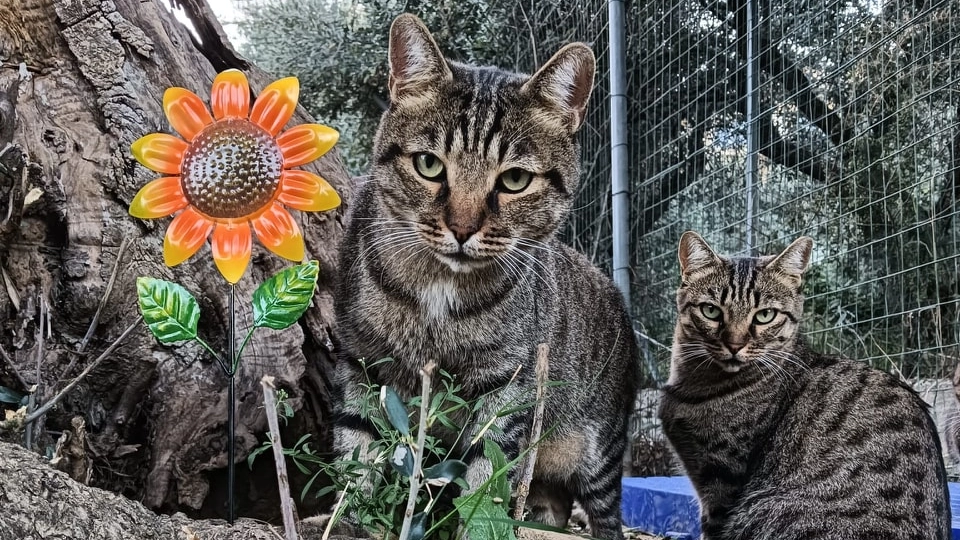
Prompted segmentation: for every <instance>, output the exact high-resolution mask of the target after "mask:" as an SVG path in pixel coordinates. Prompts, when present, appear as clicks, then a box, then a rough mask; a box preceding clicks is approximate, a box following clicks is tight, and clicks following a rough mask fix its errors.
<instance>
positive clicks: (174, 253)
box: [163, 206, 213, 266]
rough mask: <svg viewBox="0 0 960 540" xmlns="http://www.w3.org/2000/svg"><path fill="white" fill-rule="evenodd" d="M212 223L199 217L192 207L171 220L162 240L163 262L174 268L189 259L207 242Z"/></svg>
mask: <svg viewBox="0 0 960 540" xmlns="http://www.w3.org/2000/svg"><path fill="white" fill-rule="evenodd" d="M211 230H213V222H212V221H210V220H209V219H208V218H206V217H204V216H202V215H200V213H199V212H197V211H196V210H194V209H193V207H192V206H190V207H187V209H186V210H184V211H183V212H182V213H181V214H180V215H178V216H177V217H175V218H173V221H171V222H170V227H168V228H167V235H166V236H165V237H164V238H163V262H165V263H166V264H167V266H176V265H178V264H180V263H182V262H183V261H185V260H187V259H189V258H190V257H191V256H193V254H194V253H196V252H197V250H198V249H200V246H202V245H203V243H204V242H205V241H206V240H207V236H209V235H210V231H211Z"/></svg>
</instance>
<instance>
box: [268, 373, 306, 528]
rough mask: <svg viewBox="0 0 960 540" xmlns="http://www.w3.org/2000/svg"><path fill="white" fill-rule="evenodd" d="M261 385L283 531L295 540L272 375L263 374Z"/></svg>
mask: <svg viewBox="0 0 960 540" xmlns="http://www.w3.org/2000/svg"><path fill="white" fill-rule="evenodd" d="M260 386H262V387H263V406H264V407H265V408H266V411H267V425H268V426H269V427H270V446H271V447H273V459H274V461H276V463H277V485H278V486H279V487H280V512H281V513H282V514H283V532H284V535H285V538H286V540H297V538H298V535H297V516H296V509H295V508H294V506H293V497H291V496H290V479H289V476H287V462H286V460H285V459H284V458H283V443H281V442H280V421H279V420H278V419H277V393H276V392H275V391H274V388H275V387H274V385H273V377H271V376H269V375H264V376H263V378H262V379H260Z"/></svg>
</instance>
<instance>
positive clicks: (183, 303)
mask: <svg viewBox="0 0 960 540" xmlns="http://www.w3.org/2000/svg"><path fill="white" fill-rule="evenodd" d="M137 302H138V303H139V304H140V313H142V314H143V321H144V322H145V323H147V328H149V329H150V332H151V333H152V334H153V335H154V336H155V337H156V338H157V340H159V341H160V343H174V342H177V341H183V340H186V339H193V338H195V337H197V321H199V320H200V306H199V305H197V299H196V298H194V297H193V295H192V294H190V292H189V291H187V290H186V289H184V288H183V286H181V285H179V284H177V283H173V282H171V281H164V280H162V279H154V278H151V277H139V278H137Z"/></svg>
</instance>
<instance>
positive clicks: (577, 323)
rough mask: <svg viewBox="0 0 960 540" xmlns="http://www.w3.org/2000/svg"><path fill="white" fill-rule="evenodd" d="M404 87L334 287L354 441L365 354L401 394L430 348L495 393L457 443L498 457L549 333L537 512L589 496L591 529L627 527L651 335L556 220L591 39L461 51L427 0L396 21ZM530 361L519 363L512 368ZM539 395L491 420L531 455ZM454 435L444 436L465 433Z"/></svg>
mask: <svg viewBox="0 0 960 540" xmlns="http://www.w3.org/2000/svg"><path fill="white" fill-rule="evenodd" d="M389 64H390V81H389V90H390V98H391V104H390V107H389V109H388V110H387V111H386V112H385V113H384V115H383V118H382V120H381V123H380V127H379V130H378V132H377V135H376V139H375V143H374V152H373V171H372V178H371V179H370V180H368V181H367V182H366V183H365V184H364V185H363V186H362V187H361V188H360V192H359V194H358V195H357V197H356V200H355V202H354V207H353V208H352V211H351V215H350V216H349V217H348V220H349V222H348V225H347V230H346V234H345V238H344V242H343V245H342V248H341V259H340V269H341V276H340V284H339V287H338V292H337V297H336V314H337V324H338V329H339V336H340V343H339V345H340V347H341V355H340V358H339V362H338V371H337V380H338V383H339V387H340V390H341V392H342V396H341V399H340V407H341V409H340V410H339V411H338V413H339V415H338V420H337V425H336V428H335V444H336V446H337V448H338V450H339V451H341V452H344V453H350V452H352V451H353V450H354V448H356V447H359V448H361V449H363V448H366V447H367V445H368V443H369V442H370V441H371V437H372V436H373V435H374V431H373V430H372V428H371V426H370V425H369V424H368V423H367V422H365V421H364V419H363V418H361V416H360V414H359V411H358V410H356V409H355V408H353V407H352V406H351V404H350V401H351V400H355V399H357V398H359V396H360V394H361V393H362V392H363V387H362V386H361V384H360V383H362V382H363V381H364V378H363V374H362V372H361V370H360V367H359V363H358V359H366V360H368V361H374V360H377V359H380V358H383V357H391V358H393V359H394V361H393V362H390V363H384V364H380V365H378V366H376V367H375V368H374V369H372V370H371V371H370V374H371V375H372V376H373V380H374V382H375V383H378V384H381V385H390V386H392V387H394V388H395V389H396V390H397V391H398V392H399V393H400V395H401V396H402V397H404V398H410V397H411V396H415V395H419V393H420V375H419V370H420V368H421V367H422V366H423V365H424V364H425V363H426V362H428V361H435V362H437V364H438V366H439V368H441V369H443V370H445V371H447V372H449V373H451V374H453V375H454V376H455V377H456V380H457V382H458V383H460V384H462V385H463V391H462V393H461V397H463V398H465V399H467V400H472V399H475V398H477V397H478V396H480V395H481V394H486V393H490V394H489V396H488V398H487V399H486V400H485V401H484V406H483V408H481V409H480V410H479V411H478V412H477V413H476V414H475V415H474V416H472V417H469V418H464V419H462V421H463V424H464V425H466V426H469V428H468V434H467V436H465V437H461V438H460V439H459V442H458V443H457V446H456V447H455V448H454V449H453V454H452V455H454V456H460V455H465V456H466V461H467V462H468V465H469V469H468V471H467V478H466V479H467V482H468V483H469V484H470V485H471V486H478V485H479V484H480V483H482V482H483V481H484V480H485V479H486V478H488V477H489V476H490V474H491V466H490V463H489V461H488V460H487V459H486V458H484V457H483V454H482V443H481V444H477V445H474V447H473V448H466V447H465V445H466V444H467V443H468V442H469V441H470V440H471V438H472V434H473V433H476V432H477V430H479V429H480V428H481V427H482V426H483V425H484V424H485V423H486V422H487V421H488V420H489V419H490V418H492V417H493V416H494V415H495V413H496V411H498V410H506V409H507V408H509V407H511V406H515V405H518V404H522V403H525V402H529V401H530V400H532V399H533V397H534V395H535V378H534V377H535V375H534V364H535V351H536V347H537V344H538V343H547V344H549V347H550V379H551V380H554V381H564V382H566V383H569V384H567V385H562V386H560V387H552V388H551V389H550V390H549V398H548V401H547V405H546V412H545V416H544V429H545V431H546V429H547V428H553V431H552V432H551V435H550V436H549V439H548V440H546V441H544V442H543V443H542V444H541V446H540V447H539V450H538V451H539V458H538V463H537V468H536V471H535V475H534V482H533V484H532V486H531V495H530V499H529V500H528V502H529V505H530V508H531V510H532V513H533V516H534V518H535V519H538V520H541V521H545V522H548V523H551V524H554V525H560V526H562V525H565V524H566V522H567V519H568V517H569V514H570V509H571V505H572V502H573V500H574V499H576V500H579V502H580V503H581V504H582V506H583V508H584V510H585V511H586V514H587V515H588V517H589V523H590V527H591V529H592V533H593V535H594V536H597V537H600V538H622V533H621V524H620V479H621V467H622V465H621V463H622V456H623V452H624V447H625V430H626V420H627V416H628V412H629V411H630V408H631V405H632V403H633V400H634V395H635V392H636V385H637V378H638V367H637V364H636V344H635V341H634V335H633V331H632V329H631V325H630V322H629V319H628V317H627V315H626V313H625V311H624V307H623V304H622V300H621V297H620V295H619V293H618V291H617V289H616V288H615V286H614V285H613V283H612V282H611V281H610V280H609V279H608V278H607V277H605V276H604V275H603V274H602V273H601V272H600V271H598V270H597V269H596V268H595V267H593V266H592V265H591V264H590V263H589V262H588V261H587V259H586V258H585V257H583V256H582V255H580V254H578V253H576V252H574V251H573V250H571V249H570V248H568V247H566V246H564V245H562V244H561V243H560V242H559V241H557V240H556V238H555V236H556V233H557V229H558V227H559V226H560V225H561V224H562V223H563V222H564V220H565V218H566V217H567V214H568V212H569V210H570V206H571V202H572V200H573V196H574V194H575V193H576V190H577V185H578V183H579V163H578V161H579V147H578V145H577V142H576V132H577V130H578V128H579V127H580V125H581V123H582V122H583V119H584V113H585V110H586V106H587V100H588V98H589V96H590V92H591V90H592V85H593V76H594V56H593V53H592V52H591V51H590V49H589V48H588V47H587V46H586V45H584V44H579V43H578V44H571V45H567V46H566V47H564V48H562V49H561V50H560V51H559V52H557V53H556V55H555V56H554V57H553V58H551V59H550V60H549V61H548V62H547V63H546V65H544V66H543V67H542V68H541V69H540V70H539V71H538V72H537V73H536V74H535V75H533V76H532V77H531V76H525V75H518V74H515V73H510V72H507V71H503V70H500V69H496V68H490V67H473V66H467V65H463V64H459V63H455V62H451V61H447V60H446V59H444V58H443V56H442V55H441V53H440V51H439V49H438V48H437V45H436V43H435V42H434V40H433V38H432V37H431V35H430V33H429V31H428V30H427V29H426V27H425V26H424V25H423V23H422V22H420V20H419V19H417V18H416V17H414V16H412V15H401V16H400V17H398V18H397V19H396V20H395V21H394V23H393V26H392V27H391V30H390V44H389ZM518 367H519V374H518V375H517V376H516V378H515V379H513V382H511V379H512V378H513V377H514V374H515V372H516V371H517V369H518ZM531 416H532V413H531V410H530V409H527V410H525V411H523V412H519V413H514V414H509V415H506V416H503V417H500V418H498V419H497V421H496V423H495V424H496V427H497V428H499V429H497V430H490V431H487V432H486V436H487V437H491V438H493V439H495V440H496V442H498V443H499V444H500V446H501V447H502V448H503V450H504V452H505V453H506V454H507V456H508V458H512V457H514V456H517V455H518V452H520V451H521V450H522V449H523V448H524V447H525V445H526V444H527V443H528V442H529V441H528V440H527V436H528V432H529V430H530V427H531ZM454 439H455V438H454V437H453V436H452V435H451V436H450V437H448V440H447V442H448V443H449V444H451V445H452V444H454Z"/></svg>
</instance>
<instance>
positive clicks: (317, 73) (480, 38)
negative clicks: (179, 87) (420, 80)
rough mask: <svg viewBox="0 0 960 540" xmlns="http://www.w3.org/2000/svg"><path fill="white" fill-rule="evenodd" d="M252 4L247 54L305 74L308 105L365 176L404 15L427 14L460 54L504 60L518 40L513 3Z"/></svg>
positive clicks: (246, 23)
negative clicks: (394, 28) (511, 26)
mask: <svg viewBox="0 0 960 540" xmlns="http://www.w3.org/2000/svg"><path fill="white" fill-rule="evenodd" d="M245 6H246V9H245V13H244V17H242V18H241V21H240V23H239V29H240V31H241V33H242V34H243V36H244V38H245V42H244V43H243V45H242V46H241V51H242V52H243V54H245V55H246V56H248V57H250V58H251V59H252V60H253V61H254V62H256V63H257V64H258V65H259V66H260V67H262V68H264V69H266V70H267V71H269V72H272V73H274V74H275V75H277V76H280V75H283V76H288V75H296V76H297V77H298V78H299V79H300V85H301V93H300V96H301V103H302V104H303V105H304V106H305V107H306V108H307V109H308V110H309V111H310V112H311V113H312V114H313V115H315V116H316V117H317V118H318V119H319V120H320V121H322V122H325V123H328V124H330V125H331V126H333V127H335V128H336V129H338V130H340V131H341V137H340V141H341V142H340V144H339V145H338V147H339V148H340V150H341V152H342V153H343V155H344V157H345V160H346V163H347V166H348V167H349V168H350V170H351V171H352V172H354V173H357V174H358V173H360V172H362V171H365V170H366V168H367V166H368V161H367V160H368V156H369V153H370V148H371V146H372V141H373V134H374V131H375V129H376V126H377V123H378V121H379V118H380V115H381V113H382V112H383V110H384V108H385V107H386V104H387V103H388V102H389V96H388V95H387V92H386V88H387V37H388V33H389V28H390V23H391V22H392V21H393V19H394V18H395V17H396V16H397V15H399V14H400V13H403V12H410V13H414V14H416V15H417V16H419V17H421V18H422V19H423V21H424V22H425V23H426V24H427V26H428V27H429V28H431V29H432V30H433V31H434V37H436V39H437V41H438V44H439V45H440V48H441V49H442V50H444V51H445V52H446V53H448V54H450V55H451V56H452V57H453V58H454V59H459V60H465V61H480V62H484V63H488V62H490V61H491V60H493V59H495V58H498V57H499V59H500V60H501V61H502V55H503V53H504V51H507V50H509V49H510V48H511V47H513V46H515V44H516V42H517V36H516V35H513V34H511V33H510V32H507V31H504V30H505V29H506V27H505V26H504V24H503V21H507V20H510V13H508V11H509V12H511V13H512V11H513V8H512V6H510V3H503V5H499V4H496V3H489V2H485V1H479V0H460V1H457V2H431V3H426V2H419V1H414V2H397V1H395V0H367V1H360V0H347V1H341V2H333V1H331V0H263V1H261V2H256V3H254V2H250V3H246V4H245ZM463 55H465V56H463Z"/></svg>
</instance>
